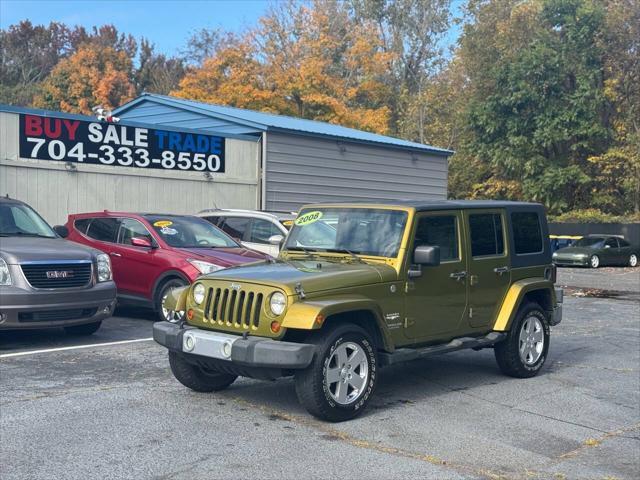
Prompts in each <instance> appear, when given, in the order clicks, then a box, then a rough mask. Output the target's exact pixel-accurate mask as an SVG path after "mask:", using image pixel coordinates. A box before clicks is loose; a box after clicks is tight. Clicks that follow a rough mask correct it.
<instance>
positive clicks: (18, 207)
mask: <svg viewBox="0 0 640 480" xmlns="http://www.w3.org/2000/svg"><path fill="white" fill-rule="evenodd" d="M0 236H2V237H13V236H16V237H18V236H25V237H45V238H56V237H57V235H56V233H55V232H54V231H53V229H52V228H51V227H50V226H49V224H47V222H45V221H44V220H43V219H42V217H40V215H38V214H37V213H36V212H35V210H33V209H32V208H31V207H29V206H27V205H24V204H21V203H2V204H0Z"/></svg>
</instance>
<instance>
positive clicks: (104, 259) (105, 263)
mask: <svg viewBox="0 0 640 480" xmlns="http://www.w3.org/2000/svg"><path fill="white" fill-rule="evenodd" d="M96 263H97V265H98V281H99V282H107V281H109V280H111V278H112V275H111V259H110V258H109V255H107V254H106V253H99V254H98V256H97V257H96Z"/></svg>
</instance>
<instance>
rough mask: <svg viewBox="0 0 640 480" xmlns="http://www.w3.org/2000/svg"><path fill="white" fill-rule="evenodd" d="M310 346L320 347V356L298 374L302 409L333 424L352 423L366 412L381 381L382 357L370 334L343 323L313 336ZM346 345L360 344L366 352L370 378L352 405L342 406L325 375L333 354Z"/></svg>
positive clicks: (296, 382) (297, 379)
mask: <svg viewBox="0 0 640 480" xmlns="http://www.w3.org/2000/svg"><path fill="white" fill-rule="evenodd" d="M307 343H312V344H314V345H316V353H315V355H314V357H313V361H312V362H311V364H310V365H309V366H308V367H307V368H306V369H304V370H299V371H297V372H296V374H295V387H296V394H297V396H298V400H299V401H300V403H301V404H302V406H303V407H304V408H306V409H307V411H308V412H309V413H311V414H312V415H313V416H314V417H317V418H319V419H321V420H326V421H329V422H342V421H345V420H350V419H352V418H354V417H356V416H357V415H359V414H360V413H362V411H363V410H364V409H365V407H366V405H367V403H368V402H369V400H370V399H371V396H372V395H373V392H374V390H375V387H376V384H377V380H378V357H377V353H376V347H375V344H374V342H373V340H372V339H371V337H370V336H369V334H368V333H367V332H366V331H365V330H364V329H362V328H361V327H359V326H357V325H353V324H343V325H339V326H337V327H335V328H330V329H328V330H326V331H320V332H317V333H315V334H313V335H311V336H310V337H309V339H308V340H307ZM345 343H354V344H357V345H358V346H359V348H360V349H361V351H362V352H364V354H365V357H366V361H367V367H368V370H367V372H368V378H366V380H365V382H364V386H363V387H362V391H361V393H359V394H358V396H357V397H356V398H355V400H354V401H353V402H352V403H349V404H348V405H341V404H339V403H338V402H336V401H335V400H334V399H333V398H332V397H331V392H330V390H329V388H330V387H329V385H327V382H326V381H325V374H326V372H327V369H328V368H329V361H330V360H331V356H332V354H333V353H334V351H336V349H337V348H338V347H340V345H343V344H345Z"/></svg>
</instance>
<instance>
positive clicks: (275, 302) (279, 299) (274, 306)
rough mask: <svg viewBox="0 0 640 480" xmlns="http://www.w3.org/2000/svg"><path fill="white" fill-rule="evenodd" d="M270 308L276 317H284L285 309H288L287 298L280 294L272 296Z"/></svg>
mask: <svg viewBox="0 0 640 480" xmlns="http://www.w3.org/2000/svg"><path fill="white" fill-rule="evenodd" d="M269 307H270V308H271V313H273V314H274V315H275V316H280V315H282V314H283V313H284V309H285V308H286V307H287V297H285V296H284V295H283V294H282V293H280V292H275V293H274V294H273V295H271V300H270V301H269Z"/></svg>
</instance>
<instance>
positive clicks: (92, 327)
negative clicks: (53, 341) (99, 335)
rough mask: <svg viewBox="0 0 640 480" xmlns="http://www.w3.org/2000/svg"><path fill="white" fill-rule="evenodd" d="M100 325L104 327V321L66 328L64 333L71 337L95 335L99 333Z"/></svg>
mask: <svg viewBox="0 0 640 480" xmlns="http://www.w3.org/2000/svg"><path fill="white" fill-rule="evenodd" d="M100 325H102V321H100V322H93V323H85V324H84V325H74V326H72V327H64V331H65V332H66V333H67V334H69V335H93V334H94V333H96V332H97V331H98V329H99V328H100Z"/></svg>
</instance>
